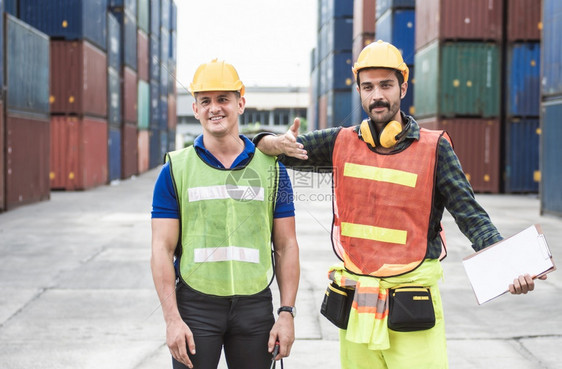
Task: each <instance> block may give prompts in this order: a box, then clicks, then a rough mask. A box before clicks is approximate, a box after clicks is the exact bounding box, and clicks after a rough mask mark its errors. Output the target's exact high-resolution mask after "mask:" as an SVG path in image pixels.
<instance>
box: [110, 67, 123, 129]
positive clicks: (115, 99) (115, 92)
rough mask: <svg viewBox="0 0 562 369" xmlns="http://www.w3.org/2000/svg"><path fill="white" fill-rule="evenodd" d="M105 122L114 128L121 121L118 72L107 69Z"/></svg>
mask: <svg viewBox="0 0 562 369" xmlns="http://www.w3.org/2000/svg"><path fill="white" fill-rule="evenodd" d="M107 121H108V123H109V124H111V125H114V126H120V125H121V123H122V122H123V119H121V78H120V76H119V72H118V71H116V70H115V69H113V68H107Z"/></svg>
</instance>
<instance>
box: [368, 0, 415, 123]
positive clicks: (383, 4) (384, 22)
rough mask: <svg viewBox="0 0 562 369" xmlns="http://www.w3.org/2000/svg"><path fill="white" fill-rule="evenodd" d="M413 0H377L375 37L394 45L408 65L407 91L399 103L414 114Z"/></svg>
mask: <svg viewBox="0 0 562 369" xmlns="http://www.w3.org/2000/svg"><path fill="white" fill-rule="evenodd" d="M415 6H416V2H415V0H379V1H377V7H376V9H377V10H376V17H377V22H376V32H375V34H376V36H377V37H376V38H377V40H383V41H386V42H389V43H391V44H392V45H394V46H396V48H398V50H400V53H401V54H402V58H403V59H404V62H405V63H406V64H407V65H408V69H409V70H410V71H409V72H410V75H409V78H408V92H407V93H406V96H405V97H404V99H402V101H401V103H400V109H401V110H402V111H403V112H405V113H406V114H410V115H413V114H415V109H414V83H415V75H414V52H415V50H414V36H415V20H416V15H415V14H416V12H415Z"/></svg>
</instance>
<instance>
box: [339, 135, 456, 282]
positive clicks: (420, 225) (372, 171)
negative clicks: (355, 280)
mask: <svg viewBox="0 0 562 369" xmlns="http://www.w3.org/2000/svg"><path fill="white" fill-rule="evenodd" d="M443 134H444V132H442V131H431V130H427V129H424V128H421V129H420V139H419V140H416V141H413V142H412V143H411V145H410V146H409V147H408V148H406V149H405V150H403V151H400V152H397V153H392V154H377V153H375V152H373V151H372V150H371V149H369V147H368V146H367V144H366V143H365V142H363V141H362V140H361V139H360V138H359V137H358V135H357V132H356V128H355V127H349V128H342V129H341V131H340V133H339V134H338V137H337V139H336V142H335V146H334V151H333V154H332V155H333V156H332V160H333V165H334V173H333V176H334V221H333V224H332V244H333V247H334V251H335V252H336V254H337V255H338V257H339V258H340V259H341V260H342V261H343V262H344V265H345V268H346V269H347V270H349V271H351V272H352V273H356V274H361V275H371V276H375V277H390V276H396V275H400V274H404V273H407V272H409V271H412V270H414V269H415V268H417V267H418V266H419V265H420V264H421V263H422V262H423V260H424V258H425V255H426V252H427V245H428V232H429V225H430V224H429V221H430V216H431V209H432V203H433V194H434V187H435V168H436V164H437V147H438V144H439V139H440V137H441V136H443ZM444 137H446V138H447V139H448V136H447V135H445V136H444Z"/></svg>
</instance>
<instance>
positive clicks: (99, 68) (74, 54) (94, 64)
mask: <svg viewBox="0 0 562 369" xmlns="http://www.w3.org/2000/svg"><path fill="white" fill-rule="evenodd" d="M50 101H51V112H52V113H57V114H59V113H62V114H79V115H92V116H99V117H107V57H106V54H105V53H104V52H103V51H102V50H100V49H98V48H97V47H95V46H94V45H92V44H90V43H89V42H88V41H55V40H52V41H51V98H50Z"/></svg>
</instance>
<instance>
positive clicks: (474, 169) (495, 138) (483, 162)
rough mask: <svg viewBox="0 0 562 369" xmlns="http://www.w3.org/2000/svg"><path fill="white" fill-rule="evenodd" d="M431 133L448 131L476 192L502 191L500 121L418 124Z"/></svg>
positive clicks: (465, 120)
mask: <svg viewBox="0 0 562 369" xmlns="http://www.w3.org/2000/svg"><path fill="white" fill-rule="evenodd" d="M418 123H419V125H420V126H421V127H424V128H428V129H442V130H445V131H447V133H449V135H450V136H451V139H452V141H453V147H454V149H455V152H456V154H457V156H458V157H459V160H460V162H461V165H462V168H463V171H464V173H465V175H466V177H467V178H468V180H469V181H470V184H471V185H472V188H473V189H474V191H475V192H489V193H499V191H500V176H501V172H500V122H499V120H497V119H465V118H454V119H438V118H427V119H423V120H419V121H418Z"/></svg>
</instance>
